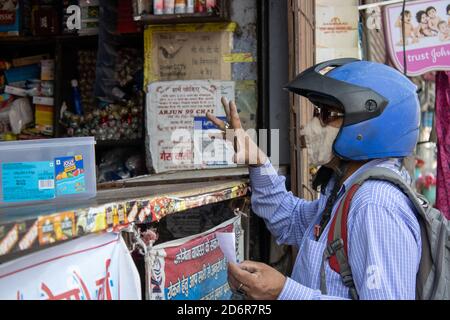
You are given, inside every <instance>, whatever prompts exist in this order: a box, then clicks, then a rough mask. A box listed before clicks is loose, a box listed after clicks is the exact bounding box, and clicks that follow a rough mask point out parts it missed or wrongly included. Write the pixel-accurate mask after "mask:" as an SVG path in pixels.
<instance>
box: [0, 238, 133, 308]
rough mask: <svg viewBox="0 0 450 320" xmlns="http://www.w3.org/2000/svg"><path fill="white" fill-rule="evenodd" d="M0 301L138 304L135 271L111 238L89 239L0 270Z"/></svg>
mask: <svg viewBox="0 0 450 320" xmlns="http://www.w3.org/2000/svg"><path fill="white" fill-rule="evenodd" d="M0 299H1V300H140V299H141V285H140V278H139V274H138V271H137V269H136V266H135V265H134V262H133V260H132V258H131V255H130V253H129V251H128V249H127V247H126V245H125V243H124V241H123V239H122V237H121V235H120V234H117V233H106V234H102V235H90V236H87V237H84V238H81V239H78V240H74V241H72V242H69V243H65V244H61V245H59V246H57V247H53V248H50V249H46V250H43V251H41V252H38V253H34V254H31V255H28V256H25V257H23V258H20V259H17V260H14V261H11V262H8V263H6V264H3V265H1V266H0Z"/></svg>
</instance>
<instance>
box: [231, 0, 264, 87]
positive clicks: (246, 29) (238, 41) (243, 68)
mask: <svg viewBox="0 0 450 320" xmlns="http://www.w3.org/2000/svg"><path fill="white" fill-rule="evenodd" d="M256 1H257V0H233V1H231V19H232V20H233V21H234V22H236V23H237V24H238V29H237V31H236V33H235V36H234V49H233V52H234V53H236V52H239V53H251V54H252V57H253V59H254V62H252V63H234V64H233V79H234V80H257V77H258V65H257V53H258V34H257V7H256Z"/></svg>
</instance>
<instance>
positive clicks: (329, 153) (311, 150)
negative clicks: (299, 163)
mask: <svg viewBox="0 0 450 320" xmlns="http://www.w3.org/2000/svg"><path fill="white" fill-rule="evenodd" d="M339 131H340V128H335V127H332V126H326V127H325V128H324V127H322V125H321V124H320V120H319V119H318V118H316V117H314V118H313V120H312V121H311V122H309V123H308V124H307V125H306V126H305V128H304V129H303V130H301V131H300V135H302V136H303V137H304V141H305V144H306V145H305V147H306V148H307V150H308V159H309V164H310V165H311V166H315V167H318V166H323V165H325V164H327V163H329V162H331V160H333V157H334V155H333V144H334V141H335V140H336V138H337V136H338V134H339Z"/></svg>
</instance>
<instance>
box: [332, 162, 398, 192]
mask: <svg viewBox="0 0 450 320" xmlns="http://www.w3.org/2000/svg"><path fill="white" fill-rule="evenodd" d="M389 161H397V162H398V161H400V160H399V159H375V160H372V161H369V162H367V163H365V164H364V165H363V166H361V167H360V168H359V169H358V170H356V171H355V172H354V173H353V174H352V175H351V176H350V177H348V178H347V179H346V180H345V181H344V184H343V185H342V187H341V189H340V190H339V194H342V193H344V192H345V191H346V190H348V189H349V188H350V187H351V186H352V185H353V183H354V181H355V179H356V178H357V177H358V176H359V175H360V174H362V173H363V172H364V171H367V170H369V169H371V168H373V167H376V166H379V165H381V164H382V163H385V162H389Z"/></svg>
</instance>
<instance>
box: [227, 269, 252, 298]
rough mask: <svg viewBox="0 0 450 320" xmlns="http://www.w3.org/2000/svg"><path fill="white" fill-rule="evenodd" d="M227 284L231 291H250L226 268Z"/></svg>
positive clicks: (247, 292)
mask: <svg viewBox="0 0 450 320" xmlns="http://www.w3.org/2000/svg"><path fill="white" fill-rule="evenodd" d="M228 284H229V285H230V288H231V290H232V291H233V292H237V291H241V292H243V293H245V294H246V295H248V294H250V293H251V289H250V288H249V287H248V286H246V285H245V284H243V283H242V282H239V280H237V279H236V278H235V277H234V276H233V274H232V273H231V272H230V271H229V270H228Z"/></svg>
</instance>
